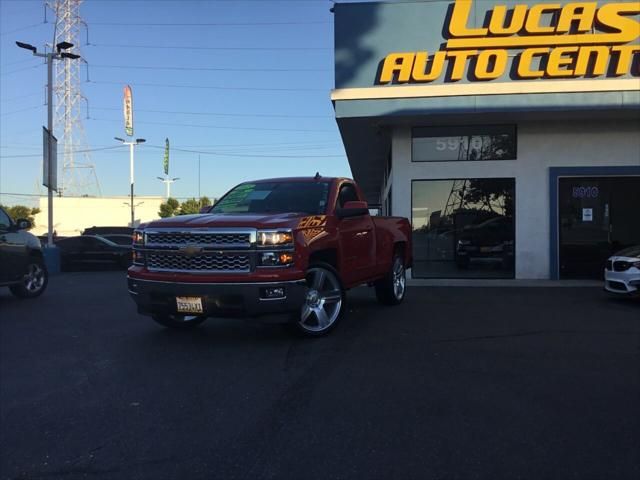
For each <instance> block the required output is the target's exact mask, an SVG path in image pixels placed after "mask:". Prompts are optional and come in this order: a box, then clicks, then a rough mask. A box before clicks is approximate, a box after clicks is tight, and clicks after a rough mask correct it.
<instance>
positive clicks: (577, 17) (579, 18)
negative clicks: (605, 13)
mask: <svg viewBox="0 0 640 480" xmlns="http://www.w3.org/2000/svg"><path fill="white" fill-rule="evenodd" d="M597 8H598V4H597V3H596V2H589V3H567V4H566V5H565V6H564V7H562V12H560V19H559V20H558V26H557V28H556V33H567V32H569V31H570V30H571V24H572V23H573V22H578V28H577V29H576V32H588V31H589V30H591V27H593V21H594V19H595V17H596V10H597Z"/></svg>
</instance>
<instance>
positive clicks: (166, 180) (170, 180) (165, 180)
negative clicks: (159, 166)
mask: <svg viewBox="0 0 640 480" xmlns="http://www.w3.org/2000/svg"><path fill="white" fill-rule="evenodd" d="M156 178H157V179H158V180H160V181H161V182H162V183H164V184H165V186H166V187H167V199H169V197H171V184H172V183H173V182H175V181H176V180H180V177H176V178H169V177H167V178H162V177H156Z"/></svg>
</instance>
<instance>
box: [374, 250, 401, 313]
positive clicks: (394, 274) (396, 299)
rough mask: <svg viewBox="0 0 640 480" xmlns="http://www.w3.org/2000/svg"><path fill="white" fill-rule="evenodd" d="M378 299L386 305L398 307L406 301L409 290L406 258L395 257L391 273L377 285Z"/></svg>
mask: <svg viewBox="0 0 640 480" xmlns="http://www.w3.org/2000/svg"><path fill="white" fill-rule="evenodd" d="M375 287H376V297H377V298H378V301H379V302H380V303H382V304H384V305H398V304H399V303H401V302H402V300H403V299H404V294H405V292H406V289H407V279H406V271H405V269H404V258H403V257H402V255H400V254H396V255H394V256H393V262H392V263H391V271H390V272H389V273H387V275H385V277H384V278H382V279H380V280H378V281H377V282H376V283H375Z"/></svg>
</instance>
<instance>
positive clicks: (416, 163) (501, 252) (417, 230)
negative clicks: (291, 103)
mask: <svg viewBox="0 0 640 480" xmlns="http://www.w3.org/2000/svg"><path fill="white" fill-rule="evenodd" d="M332 10H333V12H334V17H335V18H334V20H335V90H334V91H333V92H332V95H331V98H332V101H333V104H334V108H335V115H336V121H337V124H338V127H339V129H340V133H341V136H342V140H343V143H344V147H345V151H346V153H347V157H348V159H349V163H350V166H351V170H352V172H353V175H354V178H355V179H356V181H358V183H359V184H360V186H361V187H362V189H363V191H364V193H365V195H366V197H367V200H368V202H369V203H370V204H371V205H379V206H380V208H381V209H382V212H383V213H384V214H387V215H399V216H404V217H408V218H409V219H410V220H411V223H412V227H413V244H414V246H413V255H414V267H413V269H412V275H413V277H414V278H474V279H475V278H516V279H570V278H602V267H603V265H604V261H605V260H606V258H607V257H608V256H609V255H610V254H611V253H613V252H615V251H617V250H620V249H622V248H624V247H626V246H630V245H634V244H635V245H637V244H640V39H639V37H640V3H639V2H637V1H635V2H630V1H629V2H628V1H618V2H609V1H602V0H601V1H598V2H571V3H570V2H560V1H558V2H553V3H544V2H540V3H534V2H529V3H527V4H526V5H525V4H523V3H521V2H514V1H510V0H504V1H501V2H493V1H489V0H481V1H478V0H476V1H473V0H449V1H441V0H434V1H424V2H415V1H411V2H409V1H408V2H393V3H384V2H382V3H381V2H365V3H338V4H336V5H334V8H333V9H332Z"/></svg>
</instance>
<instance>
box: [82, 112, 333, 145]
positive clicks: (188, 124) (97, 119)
mask: <svg viewBox="0 0 640 480" xmlns="http://www.w3.org/2000/svg"><path fill="white" fill-rule="evenodd" d="M89 120H94V121H99V122H115V123H121V120H112V119H110V118H94V117H91V118H90V119H89ZM136 123H141V124H143V125H165V126H169V127H191V128H212V129H219V130H257V131H265V132H308V133H309V132H312V133H329V132H331V133H332V132H333V130H317V129H304V128H269V127H230V126H228V125H200V124H192V123H175V122H142V121H137V122H136ZM162 148H164V147H162Z"/></svg>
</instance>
